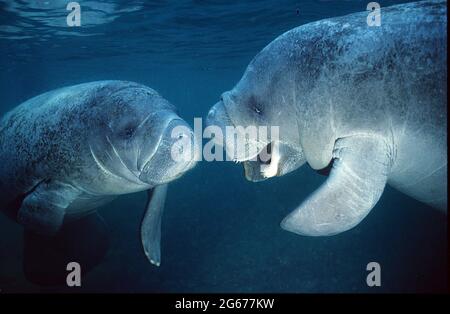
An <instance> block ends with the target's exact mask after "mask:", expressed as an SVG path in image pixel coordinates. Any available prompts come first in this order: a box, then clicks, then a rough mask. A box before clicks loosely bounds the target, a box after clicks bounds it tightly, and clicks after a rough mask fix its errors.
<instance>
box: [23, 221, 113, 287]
mask: <svg viewBox="0 0 450 314" xmlns="http://www.w3.org/2000/svg"><path fill="white" fill-rule="evenodd" d="M108 248H109V232H108V228H107V227H106V224H105V222H104V220H103V219H102V218H101V217H100V215H98V214H97V213H93V214H90V215H88V216H85V217H83V218H81V219H77V220H75V221H73V222H69V223H64V225H63V227H62V228H61V229H60V230H59V231H58V232H57V233H56V234H55V235H52V236H49V235H42V234H37V233H35V232H33V231H30V230H25V234H24V257H23V270H24V273H25V277H26V278H27V280H29V281H30V282H32V283H34V284H38V285H41V286H62V285H66V277H67V275H68V274H69V272H68V271H67V270H66V267H67V264H68V263H70V262H77V263H78V264H80V268H81V276H82V278H83V276H84V275H86V273H88V272H89V271H90V270H92V269H93V268H94V267H95V266H96V265H97V264H98V263H100V261H101V260H102V259H103V258H104V256H105V255H106V253H107V251H108Z"/></svg>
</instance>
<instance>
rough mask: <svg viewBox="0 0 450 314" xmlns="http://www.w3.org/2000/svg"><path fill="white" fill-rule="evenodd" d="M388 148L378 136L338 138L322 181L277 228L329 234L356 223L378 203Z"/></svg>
mask: <svg viewBox="0 0 450 314" xmlns="http://www.w3.org/2000/svg"><path fill="white" fill-rule="evenodd" d="M389 152H390V150H389V149H388V147H387V145H386V144H385V142H384V141H383V139H381V138H377V137H370V136H367V137H366V136H352V137H347V138H341V139H338V140H337V141H336V143H335V146H334V151H333V158H334V162H333V167H332V170H331V172H330V176H329V177H328V179H327V180H326V181H325V183H324V184H323V185H322V186H321V187H320V188H319V189H318V190H316V191H315V192H314V193H313V194H312V195H311V196H309V197H308V199H307V200H305V201H304V202H303V203H302V204H301V205H300V207H298V208H297V209H295V210H294V211H293V212H292V213H290V214H289V215H288V216H287V217H286V218H284V220H283V221H282V223H281V227H282V228H283V229H285V230H287V231H291V232H294V233H297V234H300V235H310V236H326V235H333V234H337V233H340V232H343V231H346V230H348V229H351V228H353V227H354V226H356V225H357V224H358V223H359V222H361V220H362V219H363V218H364V217H365V216H366V215H367V214H368V213H369V212H370V210H371V209H372V208H373V207H374V206H375V204H376V203H377V202H378V200H379V198H380V196H381V194H382V192H383V190H384V187H385V185H386V181H387V174H388V171H389V169H390V162H391V157H390V153H389Z"/></svg>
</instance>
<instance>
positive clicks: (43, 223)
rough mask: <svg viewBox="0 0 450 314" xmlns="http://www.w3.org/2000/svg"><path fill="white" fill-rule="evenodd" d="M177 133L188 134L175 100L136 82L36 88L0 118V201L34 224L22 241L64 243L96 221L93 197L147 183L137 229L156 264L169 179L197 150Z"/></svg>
mask: <svg viewBox="0 0 450 314" xmlns="http://www.w3.org/2000/svg"><path fill="white" fill-rule="evenodd" d="M175 128H177V129H176V130H175ZM173 131H174V132H175V131H176V132H177V133H173ZM182 138H185V139H188V140H192V143H194V141H193V132H192V130H191V128H190V127H189V126H188V124H187V123H186V122H185V121H184V120H182V119H181V118H180V117H179V116H178V115H177V114H176V112H175V107H174V106H173V105H171V104H170V103H169V102H168V101H167V100H165V99H164V98H162V97H161V96H160V95H159V94H158V93H157V92H155V91H154V90H152V89H151V88H149V87H146V86H143V85H140V84H137V83H132V82H126V81H98V82H91V83H85V84H80V85H75V86H71V87H64V88H61V89H57V90H54V91H50V92H47V93H45V94H42V95H39V96H37V97H34V98H32V99H30V100H28V101H26V102H24V103H22V104H21V105H19V106H18V107H16V108H14V109H13V110H12V111H10V112H8V113H7V114H6V115H5V116H4V117H3V118H2V120H1V121H0V160H1V161H2V162H1V163H0V205H1V209H2V210H3V211H5V212H6V213H7V214H8V215H9V216H11V217H12V218H13V219H15V220H16V221H17V222H19V223H20V224H22V225H24V226H25V228H26V230H28V231H32V233H31V235H29V236H26V237H25V241H27V239H33V241H35V242H36V241H38V242H40V243H41V244H42V245H40V247H41V248H40V249H41V250H45V246H46V243H50V242H52V243H54V246H60V247H61V246H68V244H67V243H68V241H72V242H71V243H72V244H73V240H68V237H69V236H72V234H73V233H75V234H74V235H73V237H77V236H79V235H78V234H77V233H79V234H81V233H82V232H83V231H84V229H85V228H87V229H94V228H97V227H98V226H99V225H102V222H101V221H98V216H97V218H94V220H89V219H86V217H96V216H95V213H94V214H93V212H94V211H95V209H96V208H98V207H99V206H102V205H104V204H106V203H107V202H110V201H111V200H112V199H114V198H115V197H116V196H118V195H122V194H127V193H133V192H138V191H144V190H147V191H149V201H148V204H147V210H146V213H145V216H144V218H143V220H142V225H141V237H142V243H143V247H144V251H145V253H146V255H147V257H148V258H149V260H150V261H151V262H152V263H153V264H156V265H159V263H160V243H159V242H160V235H161V216H162V210H163V207H164V200H165V195H166V190H167V183H168V182H170V181H172V180H175V179H177V178H179V177H180V176H181V175H182V174H183V173H185V172H186V171H188V170H189V169H191V168H192V167H193V166H194V165H195V160H194V159H195V158H194V153H195V152H196V150H197V149H198V147H197V146H195V147H194V148H193V150H192V151H190V150H188V149H184V150H183V147H182V146H179V145H180V141H179V140H180V139H182ZM177 145H178V146H179V147H178V146H177ZM174 148H175V150H174V151H176V152H177V154H179V155H178V158H175V159H174V158H171V157H172V155H171V153H172V149H174ZM183 154H185V155H186V156H183ZM191 155H192V156H191ZM182 157H184V158H182ZM126 210H131V209H126ZM92 214H93V215H92ZM95 219H97V221H96V220H95ZM79 221H83V222H84V223H83V224H80V223H78V222H79ZM74 223H75V225H74ZM66 226H68V227H66ZM74 226H76V227H74ZM86 226H91V227H86ZM68 230H70V233H71V235H69V231H68ZM58 238H65V240H64V241H66V242H64V241H59V240H58V241H56V240H55V239H58ZM85 240H86V241H85V242H90V241H93V240H95V236H89V235H87V236H86V239H85ZM25 245H26V246H27V243H25ZM48 245H50V244H48ZM28 246H29V247H31V248H32V249H33V248H34V247H35V245H33V244H29V245H28ZM34 249H35V248H34ZM91 250H93V251H95V250H96V248H95V247H93V248H91ZM74 252H75V251H74ZM66 253H67V252H66ZM72 253H73V252H72ZM39 254H42V253H40V252H39V251H35V253H34V254H32V255H34V256H38V255H39ZM48 254H49V255H52V254H54V252H50V253H48ZM71 255H72V256H73V255H74V254H71ZM73 258H74V259H75V261H77V259H76V258H77V256H73ZM80 258H81V257H80ZM64 271H65V265H64Z"/></svg>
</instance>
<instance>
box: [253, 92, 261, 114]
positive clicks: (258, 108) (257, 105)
mask: <svg viewBox="0 0 450 314" xmlns="http://www.w3.org/2000/svg"><path fill="white" fill-rule="evenodd" d="M250 108H251V110H252V111H253V112H255V113H256V114H258V115H262V106H261V104H260V103H259V102H258V101H257V100H256V98H255V97H254V96H252V97H251V98H250Z"/></svg>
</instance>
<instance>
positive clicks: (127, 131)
mask: <svg viewBox="0 0 450 314" xmlns="http://www.w3.org/2000/svg"><path fill="white" fill-rule="evenodd" d="M135 131H136V129H135V128H134V126H133V125H128V126H126V127H125V128H124V129H123V130H122V131H121V132H120V135H121V137H123V138H125V139H130V138H131V137H132V136H133V135H134V132H135Z"/></svg>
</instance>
